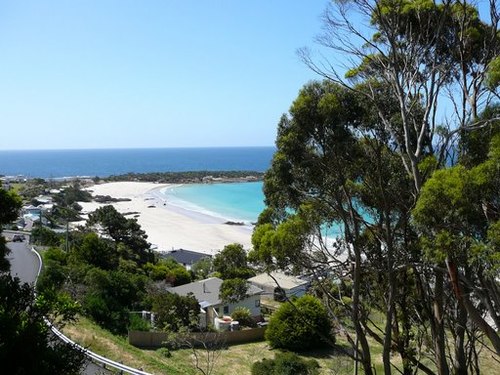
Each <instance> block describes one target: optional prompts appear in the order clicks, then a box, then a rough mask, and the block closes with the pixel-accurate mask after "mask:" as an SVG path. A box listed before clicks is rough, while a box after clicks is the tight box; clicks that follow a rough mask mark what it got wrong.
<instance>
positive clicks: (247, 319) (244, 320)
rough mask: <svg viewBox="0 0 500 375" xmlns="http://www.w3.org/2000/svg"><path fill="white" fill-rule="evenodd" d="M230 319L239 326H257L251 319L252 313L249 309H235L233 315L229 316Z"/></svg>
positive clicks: (240, 307) (239, 307)
mask: <svg viewBox="0 0 500 375" xmlns="http://www.w3.org/2000/svg"><path fill="white" fill-rule="evenodd" d="M231 318H233V320H237V321H238V322H239V323H240V325H241V326H244V327H256V326H257V323H256V322H255V320H254V319H253V318H252V313H251V312H250V309H249V308H247V307H243V306H238V307H237V308H235V309H234V311H233V313H232V314H231Z"/></svg>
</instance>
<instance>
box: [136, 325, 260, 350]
mask: <svg viewBox="0 0 500 375" xmlns="http://www.w3.org/2000/svg"><path fill="white" fill-rule="evenodd" d="M265 330H266V327H261V328H252V329H243V330H240V331H224V332H209V333H196V332H193V333H191V334H190V336H191V337H192V344H193V345H196V343H197V342H200V340H206V341H211V340H212V341H223V342H224V343H225V344H227V345H231V344H243V343H246V342H252V341H259V340H263V339H264V331H265ZM168 338H169V334H168V333H166V332H143V331H129V333H128V342H129V344H131V345H134V346H137V347H139V348H159V347H161V346H162V344H163V343H164V342H165V341H167V340H168Z"/></svg>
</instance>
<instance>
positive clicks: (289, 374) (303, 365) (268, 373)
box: [252, 352, 320, 375]
mask: <svg viewBox="0 0 500 375" xmlns="http://www.w3.org/2000/svg"><path fill="white" fill-rule="evenodd" d="M319 367H320V366H319V363H318V362H317V361H316V360H314V359H311V360H305V359H302V358H300V357H299V356H298V355H297V354H295V353H290V352H285V353H276V355H275V356H274V359H266V358H264V359H263V360H262V361H259V362H255V363H254V364H253V365H252V375H316V374H319Z"/></svg>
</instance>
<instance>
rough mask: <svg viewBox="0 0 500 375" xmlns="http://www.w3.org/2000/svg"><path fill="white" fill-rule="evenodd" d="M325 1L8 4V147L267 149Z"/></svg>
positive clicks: (1, 36) (0, 61)
mask: <svg viewBox="0 0 500 375" xmlns="http://www.w3.org/2000/svg"><path fill="white" fill-rule="evenodd" d="M327 3H328V1H326V0H325V1H320V0H307V1H306V0H260V1H249V0H247V1H243V0H241V1H236V0H220V1H215V0H213V1H208V0H175V1H174V0H157V1H154V0H144V1H132V0H130V1H126V0H86V1H83V0H67V1H50V0H46V1H38V0H34V1H3V2H1V3H0V51H1V52H0V53H1V58H0V122H1V129H2V130H1V137H0V149H3V150H7V149H67V148H127V147H212V146H213V147H218V146H268V145H272V144H273V143H274V140H275V135H276V126H277V123H278V121H279V118H280V116H281V114H282V113H284V112H286V111H287V110H288V108H289V107H290V105H291V103H292V101H293V100H294V99H295V98H296V96H297V93H298V91H299V89H300V88H301V87H302V86H303V85H304V84H305V83H306V82H308V81H309V80H311V79H317V78H319V77H317V76H316V75H315V74H314V73H313V72H311V71H310V70H309V69H308V68H307V67H306V66H305V65H304V64H303V63H302V62H301V61H300V60H299V58H298V57H297V55H296V50H297V49H298V48H300V47H304V46H308V47H312V48H314V46H315V43H314V37H315V36H316V35H318V34H319V33H320V32H321V20H320V16H321V13H322V12H323V10H324V8H325V7H326V5H327Z"/></svg>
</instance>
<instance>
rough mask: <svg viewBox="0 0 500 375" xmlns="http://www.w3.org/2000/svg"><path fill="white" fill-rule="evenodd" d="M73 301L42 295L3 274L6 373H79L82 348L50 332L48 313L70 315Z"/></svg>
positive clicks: (0, 342) (0, 353) (0, 334)
mask: <svg viewBox="0 0 500 375" xmlns="http://www.w3.org/2000/svg"><path fill="white" fill-rule="evenodd" d="M74 311H75V310H74V304H71V303H68V301H67V300H66V301H63V300H54V299H52V298H47V296H46V295H40V296H39V297H38V298H37V299H36V298H35V296H34V294H33V291H32V289H31V287H30V286H29V285H28V284H23V285H21V284H20V282H19V280H18V279H13V278H11V277H10V276H8V275H0V325H1V329H0V348H1V349H0V361H1V362H2V371H3V372H5V373H7V374H41V375H49V374H68V375H70V374H71V375H77V374H80V369H81V366H82V365H83V362H84V358H85V357H84V355H83V353H82V352H80V351H78V350H76V349H75V348H74V347H72V346H71V345H69V344H66V343H64V342H63V341H61V340H59V338H57V337H55V336H54V335H51V334H49V327H48V326H47V325H46V323H45V321H44V319H45V317H50V316H51V315H52V314H55V315H58V316H63V317H65V318H66V319H68V318H70V317H71V316H72V314H73V313H74Z"/></svg>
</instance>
